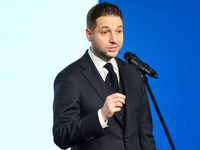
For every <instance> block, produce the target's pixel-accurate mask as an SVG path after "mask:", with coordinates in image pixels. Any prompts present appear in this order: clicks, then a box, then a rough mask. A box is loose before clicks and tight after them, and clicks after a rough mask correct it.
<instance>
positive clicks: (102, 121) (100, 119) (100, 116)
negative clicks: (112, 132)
mask: <svg viewBox="0 0 200 150" xmlns="http://www.w3.org/2000/svg"><path fill="white" fill-rule="evenodd" d="M98 117H99V122H100V124H101V127H102V128H106V127H108V120H107V121H106V122H105V121H104V120H103V117H102V114H101V109H99V110H98Z"/></svg>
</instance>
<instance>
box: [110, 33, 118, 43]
mask: <svg viewBox="0 0 200 150" xmlns="http://www.w3.org/2000/svg"><path fill="white" fill-rule="evenodd" d="M110 43H117V35H115V33H112V34H110Z"/></svg>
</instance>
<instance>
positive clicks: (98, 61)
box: [88, 49, 120, 128]
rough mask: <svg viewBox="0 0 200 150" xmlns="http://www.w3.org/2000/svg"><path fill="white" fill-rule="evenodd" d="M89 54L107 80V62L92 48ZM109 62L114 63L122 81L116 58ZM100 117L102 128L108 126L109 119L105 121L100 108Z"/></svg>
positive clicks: (103, 77)
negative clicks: (94, 52) (93, 51)
mask: <svg viewBox="0 0 200 150" xmlns="http://www.w3.org/2000/svg"><path fill="white" fill-rule="evenodd" d="M88 54H89V56H90V58H91V59H92V61H93V63H94V65H95V66H96V68H97V70H98V72H99V73H100V75H101V77H102V79H103V80H104V81H105V80H106V76H107V74H108V70H107V69H106V68H104V65H105V64H106V63H107V62H106V61H104V60H102V59H100V58H99V57H97V56H96V55H94V54H93V53H92V51H91V50H90V49H89V50H88ZM109 63H111V64H112V66H113V70H114V71H115V73H116V74H117V78H118V83H120V80H119V69H118V65H117V61H116V60H115V58H112V59H111V60H110V62H109ZM98 117H99V121H100V123H101V126H102V128H106V127H107V126H108V121H106V122H104V120H103V117H102V114H101V109H99V110H98Z"/></svg>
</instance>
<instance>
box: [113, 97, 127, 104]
mask: <svg viewBox="0 0 200 150" xmlns="http://www.w3.org/2000/svg"><path fill="white" fill-rule="evenodd" d="M115 102H120V103H122V104H125V103H126V102H125V99H122V98H116V99H115Z"/></svg>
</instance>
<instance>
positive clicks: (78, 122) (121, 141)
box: [53, 2, 156, 150]
mask: <svg viewBox="0 0 200 150" xmlns="http://www.w3.org/2000/svg"><path fill="white" fill-rule="evenodd" d="M86 35H87V38H88V41H90V42H91V47H90V49H89V50H87V51H86V52H85V54H84V55H83V56H82V57H81V58H80V59H79V60H77V61H75V62H74V63H72V64H70V65H69V66H67V67H66V68H65V69H64V70H63V71H61V72H60V73H59V74H58V75H57V77H56V79H55V83H54V105H53V109H54V125H53V135H54V142H55V143H56V144H57V145H58V146H59V147H60V148H62V149H67V148H69V147H71V149H72V150H155V149H156V148H155V142H154V137H153V135H152V118H151V112H150V107H149V103H148V99H147V93H146V90H145V85H144V83H143V82H142V79H141V72H139V71H138V70H137V69H136V68H134V67H132V66H131V65H129V64H128V63H126V62H124V61H122V60H120V59H118V58H116V57H117V55H118V53H119V51H120V50H121V48H122V45H123V21H122V13H121V11H120V9H119V8H118V7H117V6H115V5H113V4H110V3H107V2H104V3H100V4H97V5H95V6H94V7H93V8H91V10H90V11H89V12H88V15H87V29H86ZM107 63H109V64H107ZM109 66H111V68H109ZM110 75H112V77H111V76H110Z"/></svg>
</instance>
